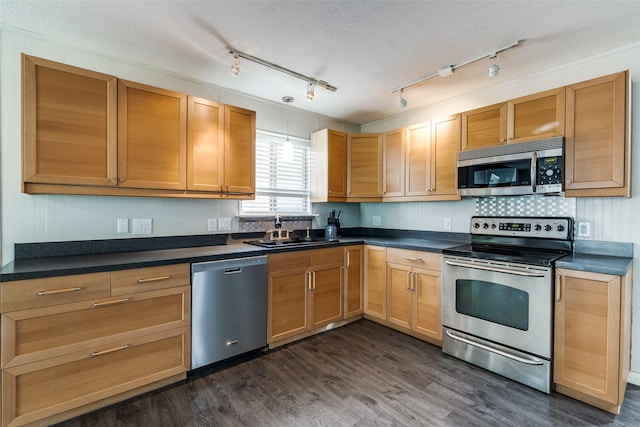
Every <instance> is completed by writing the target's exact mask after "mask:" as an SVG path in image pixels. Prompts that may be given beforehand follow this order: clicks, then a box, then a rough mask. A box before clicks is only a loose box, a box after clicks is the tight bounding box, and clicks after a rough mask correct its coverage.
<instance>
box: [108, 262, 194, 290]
mask: <svg viewBox="0 0 640 427" xmlns="http://www.w3.org/2000/svg"><path fill="white" fill-rule="evenodd" d="M190 283H191V266H190V264H174V265H163V266H159V267H147V268H136V269H132V270H120V271H114V272H112V273H111V295H113V296H115V295H126V294H132V293H136V292H145V291H151V290H154V289H165V288H173V287H176V286H187V285H189V284H190Z"/></svg>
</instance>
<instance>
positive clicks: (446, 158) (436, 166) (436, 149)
mask: <svg viewBox="0 0 640 427" xmlns="http://www.w3.org/2000/svg"><path fill="white" fill-rule="evenodd" d="M460 123H461V116H460V114H456V115H455V116H451V117H446V118H443V119H439V120H434V121H432V122H431V192H430V193H431V195H432V196H441V195H454V196H455V195H457V194H458V168H457V165H458V152H459V151H460V135H461V134H460V132H461V130H460V129H461V127H460V126H461V125H460Z"/></svg>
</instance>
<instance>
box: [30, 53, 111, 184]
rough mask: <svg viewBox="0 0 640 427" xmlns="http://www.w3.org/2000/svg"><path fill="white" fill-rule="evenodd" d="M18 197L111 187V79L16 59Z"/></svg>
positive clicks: (79, 70)
mask: <svg viewBox="0 0 640 427" xmlns="http://www.w3.org/2000/svg"><path fill="white" fill-rule="evenodd" d="M22 72H23V74H22V87H23V94H22V96H23V102H22V132H23V135H22V141H23V153H22V172H23V179H22V180H23V191H25V192H30V189H31V187H32V186H33V185H34V184H61V185H97V186H108V187H115V186H116V185H117V175H118V170H117V136H118V135H117V123H118V122H117V118H118V117H117V99H118V96H117V79H116V78H115V77H114V76H110V75H106V74H101V73H96V72H93V71H89V70H84V69H81V68H77V67H72V66H70V65H65V64H59V63H57V62H53V61H48V60H45V59H40V58H36V57H32V56H27V55H24V54H23V55H22Z"/></svg>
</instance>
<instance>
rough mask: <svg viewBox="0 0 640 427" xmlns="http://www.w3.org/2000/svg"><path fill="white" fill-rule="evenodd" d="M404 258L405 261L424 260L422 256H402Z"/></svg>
mask: <svg viewBox="0 0 640 427" xmlns="http://www.w3.org/2000/svg"><path fill="white" fill-rule="evenodd" d="M404 259H406V260H407V261H415V262H424V260H423V259H422V258H415V257H410V256H406V257H404Z"/></svg>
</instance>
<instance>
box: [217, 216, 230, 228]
mask: <svg viewBox="0 0 640 427" xmlns="http://www.w3.org/2000/svg"><path fill="white" fill-rule="evenodd" d="M218 230H220V231H231V218H219V219H218Z"/></svg>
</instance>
